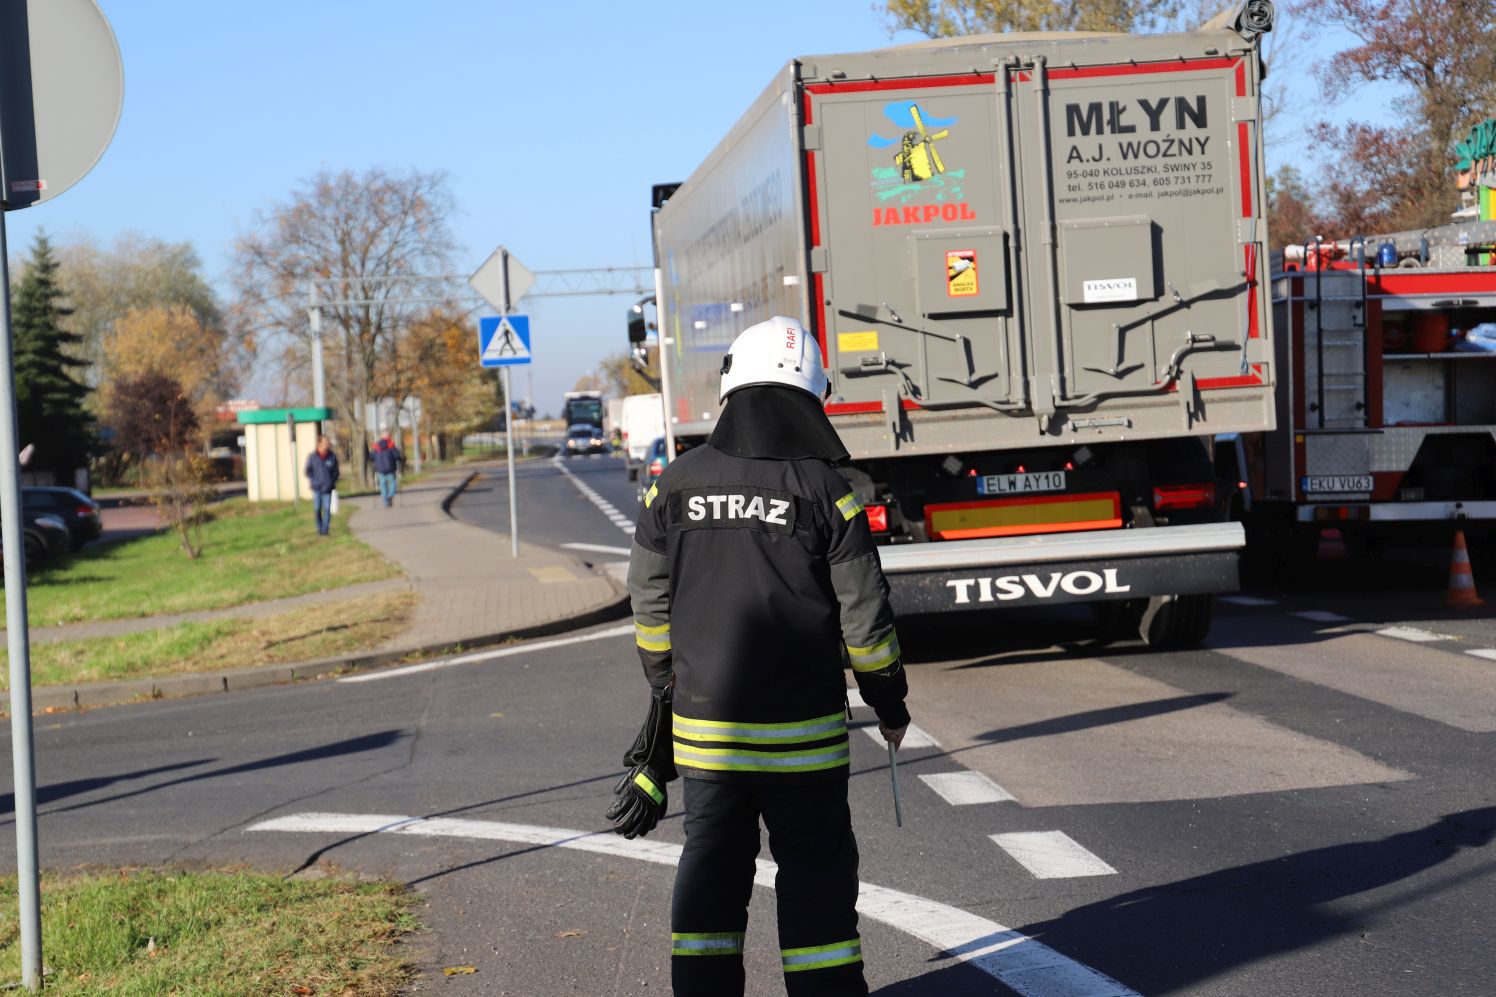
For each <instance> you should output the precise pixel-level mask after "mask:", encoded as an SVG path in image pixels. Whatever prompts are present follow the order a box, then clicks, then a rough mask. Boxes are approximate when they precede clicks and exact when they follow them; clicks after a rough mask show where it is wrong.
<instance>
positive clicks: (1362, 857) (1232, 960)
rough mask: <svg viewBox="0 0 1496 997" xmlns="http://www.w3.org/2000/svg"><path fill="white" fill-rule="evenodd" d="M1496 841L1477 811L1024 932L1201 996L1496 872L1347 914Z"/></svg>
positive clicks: (1491, 816) (1111, 903) (1491, 815)
mask: <svg viewBox="0 0 1496 997" xmlns="http://www.w3.org/2000/svg"><path fill="white" fill-rule="evenodd" d="M1493 837H1496V807H1482V808H1479V809H1474V810H1466V811H1464V812H1461V813H1455V814H1447V815H1445V816H1443V817H1441V818H1439V819H1438V820H1436V821H1435V822H1434V823H1432V824H1430V825H1428V826H1427V827H1423V828H1420V829H1418V830H1416V831H1406V832H1403V833H1401V834H1394V835H1391V836H1389V837H1386V838H1380V839H1377V840H1375V841H1356V842H1349V843H1347V844H1341V845H1330V846H1327V847H1324V848H1315V849H1312V850H1310V851H1305V852H1299V853H1297V854H1295V855H1288V856H1284V857H1283V858H1277V859H1269V860H1267V861H1265V862H1253V863H1251V864H1249V865H1242V866H1237V867H1235V868H1232V869H1223V870H1221V871H1219V872H1212V873H1207V874H1205V875H1203V876H1195V877H1192V878H1190V879H1183V880H1179V881H1178V882H1174V883H1167V884H1164V885H1161V886H1150V887H1147V888H1145V889H1141V890H1134V891H1132V892H1130V893H1124V894H1121V895H1120V896H1116V897H1112V898H1111V899H1108V900H1104V901H1101V902H1098V903H1094V904H1089V905H1087V906H1085V907H1079V908H1076V909H1075V910H1072V911H1070V912H1069V913H1067V914H1064V915H1062V916H1060V917H1058V918H1055V919H1054V920H1051V921H1044V922H1041V923H1038V924H1031V925H1029V926H1027V927H1025V928H1022V929H1020V930H1022V931H1023V932H1024V933H1025V934H1027V935H1029V936H1031V937H1033V938H1037V939H1039V940H1041V941H1043V942H1044V943H1045V944H1046V945H1050V946H1052V947H1054V948H1057V949H1059V950H1060V951H1062V952H1065V953H1066V954H1067V955H1070V956H1073V957H1077V958H1080V959H1083V960H1084V961H1086V962H1087V963H1089V964H1091V965H1093V966H1096V967H1097V968H1099V969H1102V970H1103V971H1104V972H1107V973H1109V974H1110V975H1112V976H1113V977H1114V978H1116V979H1118V980H1121V981H1123V982H1124V983H1126V984H1127V985H1128V986H1129V987H1131V988H1132V989H1134V990H1137V991H1140V992H1141V993H1145V994H1150V995H1161V994H1175V993H1194V992H1196V991H1197V989H1198V987H1199V985H1200V984H1201V982H1202V981H1205V980H1208V979H1211V978H1212V977H1214V976H1217V975H1219V974H1221V973H1224V972H1226V971H1228V970H1232V969H1235V968H1237V967H1240V966H1246V965H1250V964H1251V963H1254V962H1258V961H1260V960H1263V959H1269V958H1272V957H1274V956H1278V955H1282V954H1285V953H1289V952H1295V951H1299V950H1303V949H1312V948H1314V947H1315V946H1316V945H1319V944H1320V943H1322V942H1324V941H1326V940H1329V939H1333V938H1336V937H1338V936H1341V935H1345V934H1349V933H1351V932H1355V931H1362V930H1365V927H1366V925H1368V924H1373V925H1374V924H1375V922H1376V920H1377V918H1378V916H1379V915H1383V914H1390V913H1392V912H1394V911H1396V910H1398V909H1399V908H1401V907H1403V906H1405V905H1407V904H1408V903H1411V902H1413V901H1414V900H1416V899H1419V898H1421V897H1423V896H1427V895H1430V894H1433V893H1438V892H1441V891H1443V890H1445V889H1448V888H1451V887H1453V886H1455V885H1457V884H1459V883H1461V882H1464V881H1468V880H1470V879H1473V878H1475V877H1477V876H1484V875H1488V874H1490V873H1492V872H1496V862H1493V861H1487V862H1485V863H1484V864H1483V865H1481V866H1480V867H1479V868H1478V869H1475V870H1473V871H1466V872H1463V873H1461V874H1459V875H1457V876H1454V877H1450V878H1446V879H1444V880H1443V881H1440V882H1437V883H1427V884H1419V885H1417V886H1414V887H1411V888H1410V889H1409V890H1408V891H1405V892H1403V893H1402V894H1400V895H1393V896H1381V897H1377V898H1374V899H1370V900H1369V901H1363V902H1362V903H1360V904H1357V905H1356V907H1355V908H1354V909H1350V908H1348V907H1337V906H1336V902H1337V901H1343V900H1345V899H1347V898H1350V897H1355V896H1358V895H1360V894H1364V893H1369V892H1371V891H1374V890H1379V889H1384V888H1386V887H1389V886H1391V885H1392V884H1394V883H1397V882H1400V881H1402V880H1405V879H1408V878H1410V877H1412V876H1416V875H1418V874H1420V873H1425V872H1428V871H1429V870H1431V869H1433V868H1435V867H1437V866H1438V865H1440V864H1442V863H1443V862H1445V861H1446V860H1448V859H1450V858H1451V857H1453V856H1454V855H1455V854H1456V853H1457V852H1459V851H1460V850H1461V849H1465V848H1486V847H1487V846H1489V845H1490V843H1491V841H1492V838H1493ZM1488 858H1489V859H1496V855H1491V856H1488ZM886 992H889V993H893V992H896V991H886ZM909 992H910V993H914V992H915V991H909ZM932 992H934V991H932ZM938 992H941V993H943V992H944V991H938Z"/></svg>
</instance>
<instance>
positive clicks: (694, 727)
mask: <svg viewBox="0 0 1496 997" xmlns="http://www.w3.org/2000/svg"><path fill="white" fill-rule="evenodd" d="M670 730H671V733H673V734H674V735H675V736H676V737H683V738H688V739H689V740H692V741H746V742H748V743H750V744H793V743H795V742H797V741H820V740H823V739H825V738H828V737H837V736H840V735H844V734H846V732H847V714H846V712H845V711H843V712H841V713H831V714H828V715H826V716H824V717H816V718H815V719H814V720H791V721H789V722H787V723H772V724H752V723H733V722H731V721H725V720H695V719H692V718H691V717H683V716H681V715H680V714H678V713H672V714H671V715H670Z"/></svg>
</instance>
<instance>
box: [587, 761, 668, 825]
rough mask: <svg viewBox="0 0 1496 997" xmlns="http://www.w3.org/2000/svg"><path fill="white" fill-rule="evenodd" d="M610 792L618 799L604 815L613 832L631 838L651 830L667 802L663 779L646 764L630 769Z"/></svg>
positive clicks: (662, 814)
mask: <svg viewBox="0 0 1496 997" xmlns="http://www.w3.org/2000/svg"><path fill="white" fill-rule="evenodd" d="M613 795H614V796H616V797H617V799H615V800H614V801H613V805H612V806H611V807H609V808H608V812H607V813H605V814H604V815H603V816H604V817H605V818H606V819H607V820H608V821H610V822H611V823H612V825H613V832H614V833H615V834H621V835H623V836H624V837H625V838H629V839H631V840H632V839H633V838H640V837H643V836H644V835H646V834H648V833H649V832H650V831H653V830H654V829H655V825H657V824H659V822H660V818H661V817H663V816H665V808H666V806H667V805H668V802H669V798H668V796H667V795H666V793H665V780H664V779H662V778H660V776H659V775H658V774H657V773H656V772H655V771H654V770H653V769H651V768H650V767H649V766H648V765H635V766H634V767H633V768H631V769H629V771H628V773H627V774H625V775H624V777H623V778H622V779H620V780H619V781H618V785H616V786H614V787H613Z"/></svg>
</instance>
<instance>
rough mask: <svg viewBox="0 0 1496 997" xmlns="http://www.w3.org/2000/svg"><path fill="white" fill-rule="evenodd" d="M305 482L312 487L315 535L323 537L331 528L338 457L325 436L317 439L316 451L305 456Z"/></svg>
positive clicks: (336, 483) (336, 485)
mask: <svg viewBox="0 0 1496 997" xmlns="http://www.w3.org/2000/svg"><path fill="white" fill-rule="evenodd" d="M306 480H307V483H308V484H310V485H311V486H312V515H313V516H315V517H316V520H317V533H318V534H319V535H321V536H324V537H325V536H327V533H328V531H329V530H330V529H331V528H332V493H333V491H334V490H336V489H337V487H338V455H337V454H335V453H333V452H332V444H331V443H329V442H328V441H327V437H325V436H319V437H317V449H316V450H313V451H312V452H311V453H309V454H307V458H306Z"/></svg>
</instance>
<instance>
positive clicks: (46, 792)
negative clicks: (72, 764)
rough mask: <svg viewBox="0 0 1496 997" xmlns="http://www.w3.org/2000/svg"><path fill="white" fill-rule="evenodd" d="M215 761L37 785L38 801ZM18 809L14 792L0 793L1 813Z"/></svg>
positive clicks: (47, 801)
mask: <svg viewBox="0 0 1496 997" xmlns="http://www.w3.org/2000/svg"><path fill="white" fill-rule="evenodd" d="M212 761H214V759H212V758H199V759H197V760H196V761H191V762H176V763H174V764H171V765H158V766H156V767H155V768H153V769H141V770H140V771H139V772H121V773H120V774H119V775H96V776H90V777H89V778H87V779H74V780H73V781H72V782H57V783H52V784H51V785H47V786H38V787H36V802H37V805H38V806H40V805H41V804H43V803H51V802H52V801H53V800H65V799H67V798H68V797H69V796H77V795H78V794H79V793H92V792H93V791H94V790H96V789H105V788H107V787H109V786H113V785H114V784H115V783H117V782H129V781H131V780H134V779H144V778H145V777H146V776H151V775H160V774H161V773H163V772H176V771H178V770H180V769H190V768H195V767H196V766H198V765H207V764H208V763H210V762H212ZM15 809H16V797H15V794H14V793H5V794H4V795H0V813H6V814H8V813H13V812H14V811H15Z"/></svg>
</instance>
